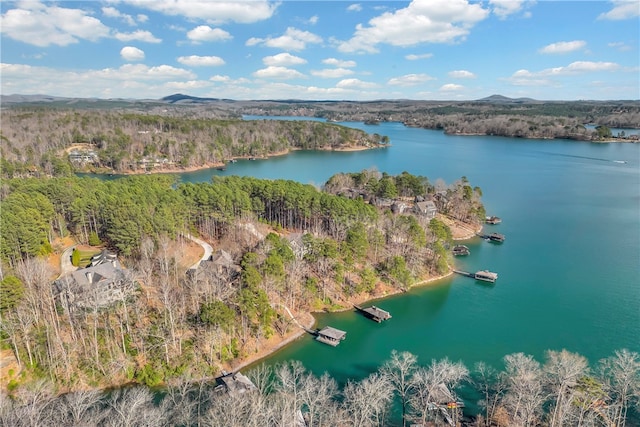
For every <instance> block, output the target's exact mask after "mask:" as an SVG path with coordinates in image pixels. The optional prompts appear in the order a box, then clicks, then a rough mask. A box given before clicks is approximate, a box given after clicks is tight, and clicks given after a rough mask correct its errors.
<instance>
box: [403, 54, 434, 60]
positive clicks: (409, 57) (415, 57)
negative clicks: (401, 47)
mask: <svg viewBox="0 0 640 427" xmlns="http://www.w3.org/2000/svg"><path fill="white" fill-rule="evenodd" d="M432 56H433V53H421V54H419V55H416V54H413V53H411V54H409V55H405V57H404V59H407V60H409V61H416V60H418V59H429V58H431V57H432Z"/></svg>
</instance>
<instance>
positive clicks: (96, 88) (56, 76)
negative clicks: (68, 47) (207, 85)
mask: <svg viewBox="0 0 640 427" xmlns="http://www.w3.org/2000/svg"><path fill="white" fill-rule="evenodd" d="M0 73H1V74H2V81H1V82H0V83H1V85H2V86H1V88H0V91H1V93H3V94H4V93H22V94H37V93H46V94H50V95H54V96H70V95H69V94H73V95H72V96H77V97H103V98H111V97H124V98H132V97H133V98H148V97H156V98H158V97H160V96H164V95H159V94H165V93H166V89H165V88H164V84H165V83H167V82H173V81H176V80H180V79H182V80H187V81H188V80H194V79H195V78H196V75H195V74H193V73H192V72H190V71H188V70H184V69H181V68H175V67H172V66H170V65H160V66H157V67H148V66H146V65H143V64H125V65H122V66H121V67H118V68H104V69H99V70H83V71H60V70H57V69H53V68H49V67H34V66H29V65H23V64H0Z"/></svg>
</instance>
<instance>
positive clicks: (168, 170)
mask: <svg viewBox="0 0 640 427" xmlns="http://www.w3.org/2000/svg"><path fill="white" fill-rule="evenodd" d="M388 146H390V145H378V146H374V147H367V146H362V145H361V146H353V145H348V146H343V147H320V148H316V149H309V151H336V152H345V153H346V152H357V151H366V150H374V149H377V148H386V147H388ZM293 151H303V149H302V148H298V147H292V148H288V149H286V150H281V151H276V152H274V153H269V154H265V155H262V156H236V157H232V158H230V159H229V160H227V161H221V162H208V163H205V164H203V165H197V166H187V167H180V166H161V167H160V168H153V169H151V170H146V169H137V170H128V171H123V172H116V171H114V170H106V171H104V172H82V173H87V174H92V175H122V176H133V175H156V174H167V175H171V174H182V173H191V172H198V171H203V170H207V169H218V168H225V169H226V167H227V165H228V164H230V162H231V161H234V162H235V161H237V160H268V159H270V158H272V157H281V156H286V155H288V154H291V152H293Z"/></svg>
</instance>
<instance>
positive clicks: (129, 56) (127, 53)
mask: <svg viewBox="0 0 640 427" xmlns="http://www.w3.org/2000/svg"><path fill="white" fill-rule="evenodd" d="M120 56H121V57H122V59H124V60H125V61H129V62H136V61H142V60H143V59H144V51H142V50H140V49H138V48H137V47H133V46H125V47H123V48H122V49H120Z"/></svg>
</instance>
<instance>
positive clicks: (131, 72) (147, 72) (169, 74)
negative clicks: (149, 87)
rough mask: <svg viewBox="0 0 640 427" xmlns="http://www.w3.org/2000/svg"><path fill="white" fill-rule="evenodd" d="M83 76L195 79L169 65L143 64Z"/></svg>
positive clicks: (107, 69)
mask: <svg viewBox="0 0 640 427" xmlns="http://www.w3.org/2000/svg"><path fill="white" fill-rule="evenodd" d="M83 74H85V75H88V76H95V77H99V78H102V79H109V80H167V79H174V78H177V77H182V78H187V79H193V78H195V77H196V75H195V74H193V73H192V72H191V71H189V70H185V69H183V68H176V67H172V66H171V65H159V66H157V67H149V66H147V65H143V64H125V65H123V66H121V67H120V68H104V69H102V70H95V71H88V72H86V73H83Z"/></svg>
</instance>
